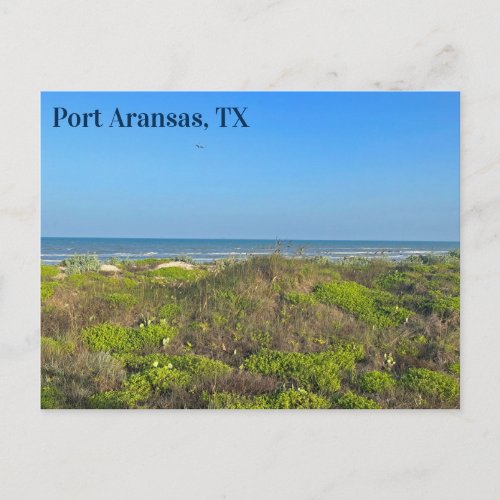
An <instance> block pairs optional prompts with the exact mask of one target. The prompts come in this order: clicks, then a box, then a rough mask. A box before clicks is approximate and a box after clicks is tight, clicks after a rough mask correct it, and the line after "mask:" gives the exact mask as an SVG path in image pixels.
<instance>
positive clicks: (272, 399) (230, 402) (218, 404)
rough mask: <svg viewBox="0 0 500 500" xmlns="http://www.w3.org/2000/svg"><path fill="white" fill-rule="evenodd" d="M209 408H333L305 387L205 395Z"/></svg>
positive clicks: (325, 400)
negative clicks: (251, 393) (263, 392)
mask: <svg viewBox="0 0 500 500" xmlns="http://www.w3.org/2000/svg"><path fill="white" fill-rule="evenodd" d="M204 397H205V399H206V401H207V403H208V408H213V409H232V410H276V409H286V410H292V409H293V410H305V409H310V410H321V409H325V408H331V403H330V402H329V401H328V400H327V399H325V398H323V397H321V396H317V395H316V394H313V393H310V392H307V391H305V390H304V389H288V390H286V391H280V392H278V393H276V394H272V395H266V396H253V397H248V396H240V395H238V394H230V393H226V392H219V393H215V394H212V395H208V394H206V393H205V395H204Z"/></svg>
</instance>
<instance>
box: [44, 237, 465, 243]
mask: <svg viewBox="0 0 500 500" xmlns="http://www.w3.org/2000/svg"><path fill="white" fill-rule="evenodd" d="M40 238H60V239H61V238H71V239H97V238H99V239H105V240H199V241H203V240H217V241H235V240H239V241H241V240H243V241H341V242H343V241H380V242H409V243H411V242H413V243H416V242H426V243H460V239H458V240H426V239H420V240H419V239H400V240H399V239H366V238H364V239H363V238H353V239H325V238H278V237H275V238H235V237H232V238H206V237H194V238H193V237H171V236H169V237H165V236H43V235H42V236H40Z"/></svg>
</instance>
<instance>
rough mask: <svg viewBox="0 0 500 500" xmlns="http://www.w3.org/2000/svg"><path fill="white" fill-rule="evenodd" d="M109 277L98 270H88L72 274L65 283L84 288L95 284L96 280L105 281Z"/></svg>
mask: <svg viewBox="0 0 500 500" xmlns="http://www.w3.org/2000/svg"><path fill="white" fill-rule="evenodd" d="M108 279H109V278H106V276H103V275H102V274H99V273H97V272H90V271H89V272H87V273H84V274H71V275H69V276H68V277H67V278H66V279H65V280H64V282H65V284H68V285H71V286H74V287H76V288H84V287H87V286H92V285H95V283H96V282H105V281H106V280H108Z"/></svg>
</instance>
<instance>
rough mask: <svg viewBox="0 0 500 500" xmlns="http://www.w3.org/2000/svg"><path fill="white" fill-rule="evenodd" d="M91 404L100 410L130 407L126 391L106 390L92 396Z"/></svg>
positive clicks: (91, 406)
mask: <svg viewBox="0 0 500 500" xmlns="http://www.w3.org/2000/svg"><path fill="white" fill-rule="evenodd" d="M89 406H90V408H95V409H100V410H104V409H121V408H128V407H129V403H128V401H127V397H126V395H125V393H124V391H105V392H98V393H97V394H93V395H92V396H90V398H89Z"/></svg>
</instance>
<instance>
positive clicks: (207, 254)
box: [41, 237, 460, 264]
mask: <svg viewBox="0 0 500 500" xmlns="http://www.w3.org/2000/svg"><path fill="white" fill-rule="evenodd" d="M459 246H460V244H459V243H458V242H452V241H440V242H437V241H320V240H222V239H156V238H53V237H50V238H49V237H43V238H42V241H41V249H42V261H43V262H44V263H45V264H57V263H58V262H60V261H61V260H64V259H65V258H67V257H70V256H72V255H81V254H95V255H97V256H98V257H99V259H100V260H103V261H105V260H108V259H111V258H117V259H119V260H126V259H131V260H137V259H145V258H148V257H155V258H175V257H181V256H184V257H189V258H191V259H193V260H194V261H196V262H200V263H201V262H211V261H213V260H216V259H223V258H236V259H242V258H245V257H249V256H252V255H268V254H271V253H273V252H276V251H279V252H280V253H281V254H283V255H285V256H304V257H316V256H322V257H327V258H329V259H332V260H339V259H343V258H345V257H366V258H375V257H382V256H383V257H386V258H389V259H391V260H401V259H404V258H406V257H408V256H410V255H415V254H436V255H440V254H445V253H447V252H449V251H450V250H455V249H458V248H459Z"/></svg>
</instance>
